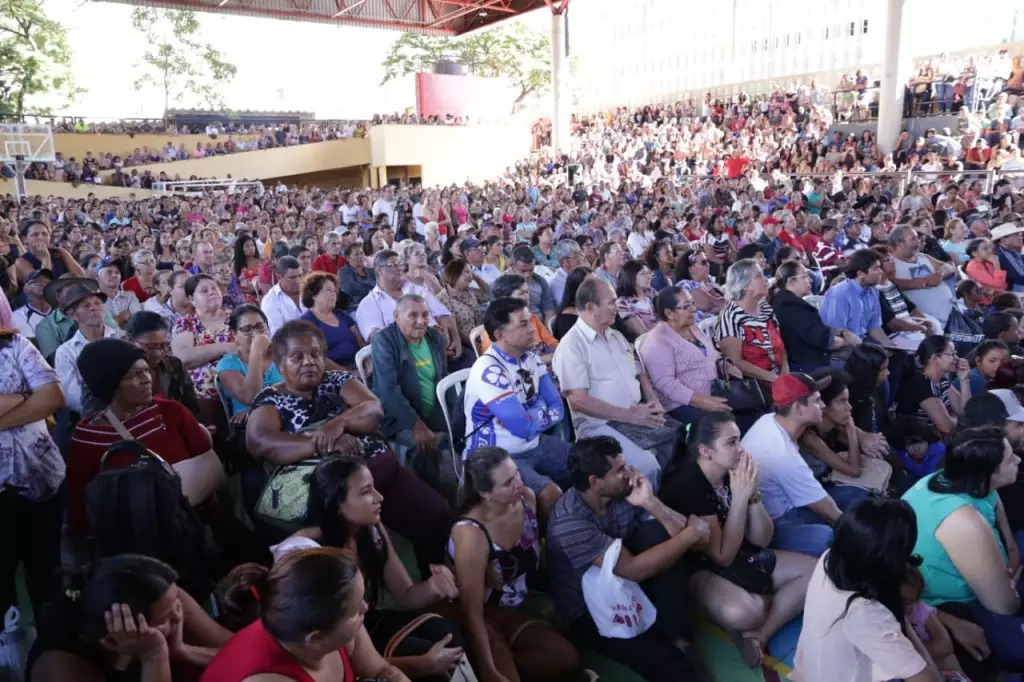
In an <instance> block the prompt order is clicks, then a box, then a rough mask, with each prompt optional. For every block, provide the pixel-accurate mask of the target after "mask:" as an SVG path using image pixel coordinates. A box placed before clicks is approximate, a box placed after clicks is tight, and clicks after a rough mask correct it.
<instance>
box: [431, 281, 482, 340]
mask: <svg viewBox="0 0 1024 682" xmlns="http://www.w3.org/2000/svg"><path fill="white" fill-rule="evenodd" d="M437 300H438V301H440V302H441V305H443V306H444V307H445V308H447V309H448V310H450V311H451V313H452V315H453V316H454V317H455V324H456V325H457V326H458V328H459V333H460V334H462V335H464V336H469V332H471V331H472V330H473V328H474V327H478V326H479V325H481V324H483V323H484V311H483V308H482V306H483V305H484V304H485V303H487V297H486V296H485V295H484V294H483V292H482V291H480V290H479V289H472V288H470V289H467V290H466V291H465V292H463V293H461V294H460V293H459V292H457V291H455V289H452V288H451V287H449V286H446V287H444V290H442V291H441V293H440V294H438V295H437Z"/></svg>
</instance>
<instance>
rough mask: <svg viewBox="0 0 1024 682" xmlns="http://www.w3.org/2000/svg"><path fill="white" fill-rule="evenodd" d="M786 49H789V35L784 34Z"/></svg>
mask: <svg viewBox="0 0 1024 682" xmlns="http://www.w3.org/2000/svg"><path fill="white" fill-rule="evenodd" d="M786 47H789V34H788V33H787V34H786Z"/></svg>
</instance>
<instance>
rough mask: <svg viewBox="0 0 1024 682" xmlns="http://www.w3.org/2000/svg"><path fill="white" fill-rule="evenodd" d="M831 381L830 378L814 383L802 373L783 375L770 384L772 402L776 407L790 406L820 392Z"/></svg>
mask: <svg viewBox="0 0 1024 682" xmlns="http://www.w3.org/2000/svg"><path fill="white" fill-rule="evenodd" d="M831 381H832V377H825V378H823V379H819V380H817V381H815V380H814V379H812V378H811V377H810V376H808V375H806V374H804V373H803V372H794V373H792V374H783V375H782V376H781V377H779V378H778V379H776V380H775V381H774V383H772V402H773V403H775V406H776V407H785V406H786V405H791V404H793V403H795V402H796V401H797V400H800V399H801V398H806V397H807V396H809V395H811V394H812V393H817V392H819V391H821V389H823V388H825V387H826V386H828V385H829V382H831Z"/></svg>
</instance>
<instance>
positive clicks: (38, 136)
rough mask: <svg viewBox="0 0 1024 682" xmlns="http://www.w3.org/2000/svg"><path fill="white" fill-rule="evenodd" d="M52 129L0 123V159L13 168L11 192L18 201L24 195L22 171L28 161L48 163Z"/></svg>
mask: <svg viewBox="0 0 1024 682" xmlns="http://www.w3.org/2000/svg"><path fill="white" fill-rule="evenodd" d="M56 158H57V155H56V153H55V152H54V149H53V129H52V128H50V126H44V125H28V124H25V123H0V162H3V163H8V164H10V165H11V166H12V167H13V168H14V189H15V191H14V194H15V197H16V198H17V199H18V202H19V203H20V202H21V201H22V199H24V198H25V196H26V195H27V194H28V192H27V190H26V188H25V171H26V170H27V169H28V166H29V164H31V163H37V162H38V163H52V162H53V161H55V160H56Z"/></svg>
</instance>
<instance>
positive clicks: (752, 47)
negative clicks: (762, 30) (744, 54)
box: [750, 40, 757, 54]
mask: <svg viewBox="0 0 1024 682" xmlns="http://www.w3.org/2000/svg"><path fill="white" fill-rule="evenodd" d="M750 51H751V52H753V53H755V54H756V53H757V41H756V40H751V41H750Z"/></svg>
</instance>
